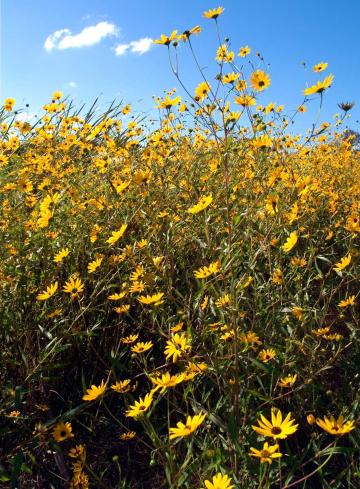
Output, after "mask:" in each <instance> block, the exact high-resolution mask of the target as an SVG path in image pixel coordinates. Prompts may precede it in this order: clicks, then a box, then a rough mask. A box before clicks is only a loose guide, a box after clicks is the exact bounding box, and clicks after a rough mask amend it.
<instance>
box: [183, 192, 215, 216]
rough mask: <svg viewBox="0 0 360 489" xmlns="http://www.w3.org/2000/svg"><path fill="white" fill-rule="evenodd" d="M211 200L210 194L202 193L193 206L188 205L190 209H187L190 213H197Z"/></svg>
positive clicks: (207, 205)
mask: <svg viewBox="0 0 360 489" xmlns="http://www.w3.org/2000/svg"><path fill="white" fill-rule="evenodd" d="M212 201H213V198H212V195H203V196H202V197H200V198H199V201H198V203H197V204H196V205H194V206H193V207H190V209H188V210H187V212H189V213H190V214H198V213H199V212H201V211H203V210H204V209H206V208H207V207H209V205H210V204H211V202H212Z"/></svg>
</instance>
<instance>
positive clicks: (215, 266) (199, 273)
mask: <svg viewBox="0 0 360 489" xmlns="http://www.w3.org/2000/svg"><path fill="white" fill-rule="evenodd" d="M219 270H220V262H219V261H214V262H213V263H210V265H209V266H208V267H201V268H199V269H198V270H195V272H194V275H195V278H207V277H210V275H214V274H215V273H217V272H218V271H219Z"/></svg>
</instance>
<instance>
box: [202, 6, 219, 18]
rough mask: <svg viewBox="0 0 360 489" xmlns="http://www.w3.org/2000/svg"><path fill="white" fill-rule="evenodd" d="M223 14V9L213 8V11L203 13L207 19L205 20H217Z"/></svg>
mask: <svg viewBox="0 0 360 489" xmlns="http://www.w3.org/2000/svg"><path fill="white" fill-rule="evenodd" d="M223 12H224V9H223V8H222V7H218V8H212V9H209V10H206V11H205V12H204V13H203V17H205V19H217V18H218V17H219V15H221V14H222V13H223Z"/></svg>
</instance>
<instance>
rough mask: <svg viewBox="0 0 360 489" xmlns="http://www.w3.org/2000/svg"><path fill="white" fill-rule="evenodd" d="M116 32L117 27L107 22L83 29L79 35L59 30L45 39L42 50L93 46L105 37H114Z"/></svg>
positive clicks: (66, 30) (67, 30)
mask: <svg viewBox="0 0 360 489" xmlns="http://www.w3.org/2000/svg"><path fill="white" fill-rule="evenodd" d="M117 32H118V29H117V27H116V26H115V25H114V24H110V23H109V22H99V23H98V24H96V25H91V26H89V27H85V28H84V29H83V30H82V31H81V32H79V34H74V35H73V34H71V31H70V30H69V29H60V30H58V31H55V32H54V33H53V34H51V35H50V36H48V37H47V39H46V41H45V43H44V48H45V50H46V51H52V50H53V49H60V50H63V49H69V48H82V47H86V46H93V45H94V44H98V43H99V42H100V41H101V40H102V39H104V38H105V37H108V36H114V35H116V34H117Z"/></svg>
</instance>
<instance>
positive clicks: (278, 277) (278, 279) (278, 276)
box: [272, 268, 283, 285]
mask: <svg viewBox="0 0 360 489" xmlns="http://www.w3.org/2000/svg"><path fill="white" fill-rule="evenodd" d="M272 281H273V283H274V284H277V285H282V283H283V273H282V271H281V269H280V268H275V270H274V273H273V276H272Z"/></svg>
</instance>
